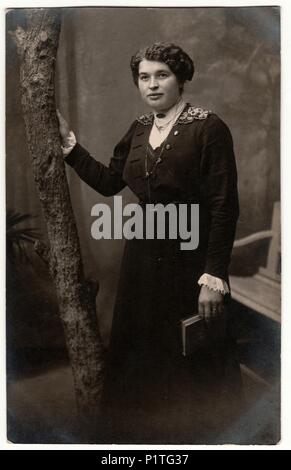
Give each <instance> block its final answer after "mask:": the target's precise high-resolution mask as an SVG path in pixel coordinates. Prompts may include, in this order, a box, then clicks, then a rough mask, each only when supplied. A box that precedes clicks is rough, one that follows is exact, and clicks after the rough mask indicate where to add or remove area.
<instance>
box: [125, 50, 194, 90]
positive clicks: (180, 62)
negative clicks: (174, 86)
mask: <svg viewBox="0 0 291 470" xmlns="http://www.w3.org/2000/svg"><path fill="white" fill-rule="evenodd" d="M143 59H146V60H156V61H158V62H164V63H165V64H167V66H168V67H169V69H170V70H171V71H172V72H173V73H174V74H175V75H176V77H177V80H178V82H179V84H180V86H181V90H183V85H184V83H185V82H186V81H187V80H188V81H190V80H192V77H193V75H194V70H195V69H194V63H193V60H192V59H191V58H190V57H189V56H188V54H186V52H185V51H183V49H182V48H181V47H179V46H177V45H176V44H173V43H170V42H156V43H154V44H152V45H151V46H148V47H145V48H143V49H140V50H139V51H138V52H136V54H135V55H133V56H132V58H131V61H130V68H131V72H132V77H133V81H134V83H135V85H136V86H138V74H139V64H140V63H141V61H142V60H143Z"/></svg>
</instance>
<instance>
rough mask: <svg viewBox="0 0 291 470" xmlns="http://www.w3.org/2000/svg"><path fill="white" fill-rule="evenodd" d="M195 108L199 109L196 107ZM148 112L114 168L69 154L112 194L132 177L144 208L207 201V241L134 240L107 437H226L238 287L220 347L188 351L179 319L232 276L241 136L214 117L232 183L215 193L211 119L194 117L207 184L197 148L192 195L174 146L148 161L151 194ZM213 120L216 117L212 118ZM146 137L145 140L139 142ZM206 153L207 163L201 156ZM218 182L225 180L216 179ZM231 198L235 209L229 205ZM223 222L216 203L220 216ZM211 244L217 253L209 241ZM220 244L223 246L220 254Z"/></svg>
mask: <svg viewBox="0 0 291 470" xmlns="http://www.w3.org/2000/svg"><path fill="white" fill-rule="evenodd" d="M187 109H189V107H188V108H187ZM187 109H186V111H187ZM192 109H193V108H190V111H191V110H192ZM189 115H190V116H191V113H188V114H187V116H189ZM199 116H201V114H200V115H199ZM147 119H148V118H147V117H144V120H142V121H141V122H135V123H134V125H133V126H131V129H130V130H129V132H128V133H127V135H126V136H125V137H124V138H123V140H122V141H121V142H120V143H119V144H118V146H117V147H116V148H115V152H114V157H113V158H112V160H111V164H110V166H109V173H108V169H105V167H104V166H103V165H101V164H100V163H99V162H96V161H95V160H93V159H92V157H90V156H89V155H88V153H87V152H86V151H85V150H84V149H83V148H82V147H81V146H78V147H77V148H76V149H75V150H74V151H73V154H72V155H71V156H69V158H67V161H68V163H69V164H71V165H72V166H73V167H74V168H75V170H76V171H77V172H78V173H79V175H80V176H81V177H82V178H83V179H84V180H85V181H87V182H88V183H89V184H90V185H91V186H93V187H95V188H96V189H98V190H99V191H101V192H103V193H107V194H108V191H109V190H108V187H109V186H111V188H112V189H111V192H112V193H113V194H115V193H116V192H117V190H119V189H121V188H122V187H123V186H124V185H125V184H126V183H127V184H128V185H129V186H130V187H131V189H132V190H133V191H134V192H135V193H136V194H137V195H138V196H139V198H140V200H141V207H143V208H144V207H145V205H144V203H147V202H162V203H163V204H167V203H169V202H175V203H177V202H183V203H187V204H189V203H192V202H195V203H199V204H200V206H201V207H202V209H201V210H200V240H201V242H200V244H199V247H198V249H196V250H192V251H191V250H189V251H181V250H180V240H179V239H177V240H171V239H165V240H159V239H153V240H146V239H142V240H138V239H133V240H128V241H127V242H126V247H125V252H124V256H123V261H122V267H121V273H120V283H119V288H118V293H117V298H116V305H115V310H114V316H113V324H112V332H111V341H110V347H109V352H108V358H107V367H106V377H105V383H104V389H103V396H102V422H103V426H104V427H103V433H104V435H103V441H104V442H108V443H110V442H115V443H177V444H179V443H189V444H195V443H204V444H207V443H218V442H221V440H220V439H223V438H222V436H223V433H224V430H225V429H226V428H227V427H229V426H230V425H231V420H233V419H234V413H235V411H236V408H237V406H236V405H237V404H238V403H239V402H240V375H239V368H238V362H237V359H236V349H235V341H234V339H233V335H232V331H231V309H230V308H229V302H230V299H229V296H226V299H225V304H226V306H225V311H226V315H225V332H226V334H225V336H224V338H223V340H217V339H216V340H213V341H212V344H211V346H208V347H207V348H202V349H200V350H198V351H197V352H196V353H195V354H194V355H193V356H191V357H184V356H183V355H182V344H181V327H180V320H181V319H182V318H185V317H187V316H188V315H191V314H193V313H196V312H197V302H198V295H199V290H200V287H199V286H198V283H197V281H198V279H199V277H200V276H201V274H203V272H208V273H209V274H213V275H216V276H218V277H222V278H224V279H226V280H227V265H228V262H229V257H230V250H231V246H232V242H233V236H234V229H235V223H236V219H237V192H236V172H235V163H234V157H233V151H232V142H231V139H230V138H229V131H228V129H227V128H226V126H225V125H224V124H222V121H221V120H219V118H217V117H215V118H214V124H213V119H212V126H214V130H212V131H211V123H210V126H209V128H210V131H209V136H207V139H208V140H209V141H210V140H211V136H212V134H215V135H217V134H218V135H219V132H220V133H221V135H222V137H220V136H219V138H218V140H219V142H218V144H216V145H215V144H214V147H215V148H214V151H212V150H211V152H212V155H213V154H214V155H216V152H218V153H219V154H220V155H222V158H221V160H222V162H221V161H220V160H219V162H217V161H216V162H215V165H216V171H218V173H219V177H220V178H221V180H220V184H219V186H217V187H218V188H221V186H222V187H223V191H222V193H221V194H219V191H221V189H218V190H217V192H215V191H214V189H213V186H214V184H213V185H212V186H211V183H208V186H206V185H205V181H206V177H207V178H209V179H210V177H211V176H212V177H213V175H211V171H210V169H209V165H210V164H211V165H213V167H214V162H209V161H207V158H209V159H210V157H208V156H207V155H206V153H207V151H208V152H209V153H211V152H210V151H209V150H207V151H206V150H204V154H205V155H202V154H203V151H202V150H201V148H202V145H203V139H206V137H205V130H204V134H203V132H202V130H203V128H202V124H205V122H207V120H206V118H205V119H196V120H195V119H193V120H192V121H191V123H190V125H191V126H193V124H194V126H195V125H196V128H194V134H193V127H191V131H192V139H194V140H193V142H194V141H195V142H196V141H198V143H197V149H199V152H200V155H199V162H200V172H199V178H201V173H203V172H205V173H206V177H205V178H204V179H203V185H201V183H200V180H199V181H198V182H197V187H196V189H195V184H193V181H194V182H195V174H194V171H195V168H196V167H195V165H194V170H193V169H192V166H193V162H194V163H195V158H194V159H193V155H191V159H192V161H191V162H190V165H191V167H190V176H191V181H192V184H191V195H190V196H189V192H188V193H187V194H186V195H185V187H186V188H188V187H189V181H188V180H187V181H186V183H185V181H182V179H181V176H180V180H179V171H180V174H181V164H182V167H183V166H184V168H183V170H184V171H183V177H184V178H189V168H187V163H186V162H183V160H182V162H181V161H180V162H179V163H178V164H179V165H180V167H179V171H175V167H174V168H173V167H171V158H173V161H174V165H177V162H176V160H175V153H174V154H173V157H171V155H170V153H168V154H167V156H166V157H167V160H166V157H165V159H164V160H165V162H164V167H162V165H161V166H160V167H158V166H157V165H156V162H155V161H154V160H155V157H154V156H152V157H150V156H149V155H148V157H147V158H149V160H148V164H149V165H150V167H151V168H152V169H153V170H154V171H153V174H152V175H151V177H150V181H149V182H150V185H151V194H150V196H149V194H148V180H147V178H145V177H144V173H143V170H144V158H145V150H146V149H145V142H146V143H147V141H148V135H149V132H150V128H151V126H150V125H149V126H147V124H145V123H147ZM208 120H209V121H210V120H211V119H210V117H208ZM187 123H188V125H187V126H185V125H184V127H183V122H182V121H181V122H180V127H176V130H178V133H177V132H176V134H174V130H173V131H172V133H170V136H169V137H168V139H167V142H168V143H169V145H170V147H169V148H168V150H171V149H172V148H173V147H175V140H174V135H175V136H176V137H178V136H179V134H183V132H186V134H187V133H188V129H189V130H190V126H189V121H188V122H187ZM178 124H179V122H178ZM199 126H200V127H199ZM206 129H207V127H206ZM199 132H200V134H199ZM141 138H142V139H143V140H142V141H139V140H138V139H141ZM199 139H200V140H199ZM176 142H178V140H176ZM195 142H194V144H195ZM201 142H202V143H201ZM222 143H224V146H223V148H222ZM205 147H206V146H205ZM193 148H194V157H195V151H196V152H198V150H195V145H194V147H193ZM217 149H218V150H217ZM179 152H181V150H180V149H179V148H177V152H176V155H178V156H179ZM156 153H157V154H158V155H160V153H161V149H160V148H158V149H156ZM186 153H187V152H186ZM203 157H204V159H205V162H202V159H203ZM206 157H207V158H206ZM212 159H213V157H212ZM226 159H227V164H226V163H225V162H226ZM203 164H204V165H205V169H204V168H203ZM141 170H142V174H141ZM222 170H223V171H222ZM224 174H225V177H224V178H223V175H224ZM93 175H94V178H95V179H93ZM118 175H119V180H118ZM120 176H122V179H121V178H120ZM163 178H164V179H163ZM226 180H227V182H226ZM137 181H138V184H137ZM109 183H110V185H109ZM209 184H210V185H209ZM215 184H216V185H217V183H216V180H215ZM193 188H194V192H193ZM197 188H199V190H198V191H197ZM201 188H202V189H201ZM203 191H206V192H207V195H206V199H205V197H204V196H203V195H201V194H202V193H203ZM109 192H110V191H109ZM214 192H215V194H214V196H215V198H216V199H217V198H219V196H220V206H222V203H221V200H223V204H224V207H223V210H220V213H219V214H218V216H217V220H219V227H217V228H216V231H217V235H216V239H214V238H213V237H212V239H211V230H210V225H211V224H210V222H209V220H211V217H210V216H209V209H208V207H209V205H210V203H209V198H210V197H214V196H212V193H214ZM222 195H223V196H222ZM149 197H151V201H149ZM226 206H227V211H225V210H224V208H225V207H226ZM223 215H224V217H225V219H226V220H225V221H224V220H223ZM215 222H216V219H215V215H214V211H213V212H212V225H215ZM214 231H215V228H213V232H214ZM219 242H220V244H219ZM211 243H212V245H213V247H212V252H210V250H209V245H210V244H211ZM221 245H222V246H221ZM212 253H214V254H215V253H218V255H216V256H214V255H213V254H212ZM222 258H224V260H222ZM207 263H208V264H207ZM207 266H208V269H207ZM209 334H211V333H209Z"/></svg>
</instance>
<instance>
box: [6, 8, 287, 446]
mask: <svg viewBox="0 0 291 470" xmlns="http://www.w3.org/2000/svg"><path fill="white" fill-rule="evenodd" d="M6 20H7V56H6V57H7V68H6V93H7V101H6V106H7V107H6V129H7V130H6V168H7V176H6V188H7V211H9V213H10V215H11V213H14V214H15V213H18V214H30V215H31V216H32V217H30V218H26V219H24V220H23V221H22V222H20V224H19V229H20V228H24V229H25V228H27V227H30V228H31V227H33V228H35V229H36V230H37V231H38V232H39V234H40V235H41V236H42V237H43V238H44V239H45V237H46V234H45V224H44V220H43V217H42V213H41V209H40V204H39V201H38V197H37V194H36V190H35V186H34V181H33V176H32V170H31V163H30V160H29V155H28V150H27V144H26V136H25V128H24V121H23V116H22V108H21V101H20V89H19V58H18V55H17V51H16V46H15V44H14V42H13V41H12V38H11V37H10V35H9V33H8V31H9V30H15V29H16V26H17V25H18V24H22V22H23V10H22V9H19V10H11V11H9V13H7V16H6ZM156 41H170V42H174V43H177V44H179V45H180V46H181V47H182V48H183V49H184V50H185V51H187V53H188V54H189V55H190V56H191V57H193V59H194V63H195V66H196V72H195V75H194V78H193V80H192V82H190V83H188V84H187V85H186V89H185V99H186V101H188V102H190V103H192V104H193V105H194V106H201V107H203V108H206V109H210V110H212V111H214V112H216V113H217V114H218V115H219V116H220V117H221V118H222V119H223V120H224V121H225V122H226V123H227V124H228V126H229V127H230V129H231V132H232V136H233V140H234V147H235V154H236V162H237V168H238V178H239V196H240V218H239V221H238V226H237V233H236V239H237V240H241V239H244V238H245V237H247V236H249V235H252V234H257V233H260V232H262V231H266V230H270V229H271V228H272V229H273V233H275V234H277V235H278V233H279V226H280V222H279V218H278V210H279V209H278V208H279V205H278V202H279V200H280V10H279V8H277V7H248V8H241V7H240V8H189V9H186V8H179V9H178V8H67V9H63V19H62V27H61V36H60V42H59V49H58V55H57V73H56V83H55V85H56V94H57V106H58V108H59V109H60V110H61V112H62V114H63V115H64V117H65V118H66V119H67V121H68V122H69V125H70V127H71V129H72V130H74V132H75V134H76V136H77V140H78V141H79V142H80V143H81V144H83V145H84V147H85V148H87V149H88V150H89V151H90V153H91V155H93V156H96V158H97V159H98V160H100V161H101V162H102V163H105V164H108V162H109V159H110V157H111V155H112V151H113V148H114V146H115V144H116V143H117V142H118V141H119V140H120V138H121V137H122V136H123V135H124V134H125V132H126V131H127V129H128V126H129V123H131V122H132V121H133V120H134V119H135V117H137V116H138V115H139V114H142V113H143V112H145V111H147V110H146V109H145V108H144V107H143V105H142V103H141V100H140V97H139V94H138V90H137V89H136V87H135V85H134V83H133V81H132V76H131V71H130V67H129V61H130V58H131V56H132V55H133V54H134V53H135V52H136V50H137V49H139V48H141V47H143V46H146V45H148V44H151V43H153V42H156ZM66 171H67V177H68V181H69V187H70V194H71V199H72V205H73V208H74V213H75V217H76V221H77V226H78V232H79V237H80V243H81V249H82V256H83V262H84V268H85V271H86V274H87V275H88V276H89V277H91V278H93V279H96V280H98V282H99V286H100V288H99V293H98V296H97V312H98V318H99V324H100V328H101V333H102V337H103V339H104V342H105V344H107V342H108V337H109V334H110V328H111V321H112V310H113V305H114V300H115V294H116V288H117V283H118V277H119V268H120V262H121V256H122V251H123V244H124V242H123V241H119V240H100V241H96V240H93V238H92V237H91V225H92V222H93V219H92V217H91V209H92V206H93V205H94V204H96V203H98V202H107V203H109V204H112V201H113V200H112V198H109V199H108V198H105V197H103V196H101V195H99V194H98V193H96V192H94V191H93V190H92V189H90V188H89V187H88V186H86V184H85V183H82V182H81V180H80V179H79V178H78V177H77V176H76V174H74V172H73V170H72V169H71V168H67V169H66ZM122 195H123V197H124V203H128V202H133V201H135V200H136V199H135V196H134V195H133V194H132V193H131V192H130V190H129V189H128V188H125V189H124V190H123V192H122ZM276 214H277V215H276ZM257 238H258V239H256V240H255V241H251V243H242V246H237V247H236V248H234V251H233V258H232V263H231V270H230V273H231V276H232V278H233V286H234V295H233V296H234V299H235V308H236V309H237V331H238V342H239V352H240V361H241V367H242V373H243V381H244V391H245V396H246V402H247V404H248V406H247V409H246V412H245V414H244V415H243V416H242V418H241V422H240V423H237V426H236V427H235V426H234V428H233V430H232V435H231V436H230V437H229V440H228V442H233V443H238V444H244V443H247V444H248V443H250V444H256V443H260V444H264V443H265V444H269V443H274V442H277V440H278V436H279V426H280V420H279V402H280V397H279V391H278V390H279V379H280V361H279V354H280V353H279V351H280V318H279V317H280V307H278V299H279V292H280V288H279V271H280V269H279V254H278V250H277V247H278V244H279V241H278V240H279V235H278V237H277V239H276V240H277V241H276V240H275V241H276V243H275V241H274V239H275V238H276V237H275V236H268V237H267V238H264V237H260V236H259V237H257ZM273 242H274V243H273ZM270 247H272V249H273V252H272V253H273V258H270V256H271V255H270V251H271V250H270ZM25 250H26V253H27V254H28V258H29V259H30V262H29V261H28V260H27V257H25V256H24V259H21V260H17V263H16V264H17V266H16V267H15V269H16V270H17V276H16V275H14V274H13V273H12V274H11V277H12V278H13V282H14V284H13V290H12V291H10V292H8V304H7V305H8V308H7V380H8V404H7V406H8V416H9V418H8V436H9V439H10V440H11V441H13V442H29V443H37V442H40V443H41V442H43V443H50V442H55V443H70V442H71V443H72V442H73V443H74V442H78V436H76V434H75V433H74V419H75V408H74V407H75V404H74V392H73V384H72V377H71V371H70V367H69V364H68V359H67V356H66V350H65V345H64V338H63V332H62V327H61V324H60V321H59V319H58V310H57V302H56V299H55V294H54V290H53V287H52V283H51V281H50V279H49V275H48V273H47V270H46V267H45V265H44V264H43V263H42V261H41V260H40V259H38V257H37V256H36V255H34V254H33V253H32V249H31V247H30V245H29V244H28V245H27V246H26V248H25ZM274 257H275V258H274ZM22 258H23V257H22ZM261 268H268V269H267V271H268V272H265V271H263V270H261ZM258 272H260V274H261V278H262V277H264V276H265V277H267V278H268V280H269V284H268V286H269V288H268V289H267V291H268V295H269V296H271V297H270V299H268V300H267V303H268V305H264V301H263V300H264V299H263V298H264V297H265V290H264V289H265V285H266V284H264V279H261V278H259V277H258V276H257V277H256V275H257V273H258ZM241 278H243V280H242V281H241ZM274 283H275V284H274ZM276 283H277V284H276ZM254 286H255V289H257V290H256V292H255V293H254V292H253V289H254ZM277 298H278V299H277ZM266 410H268V413H266Z"/></svg>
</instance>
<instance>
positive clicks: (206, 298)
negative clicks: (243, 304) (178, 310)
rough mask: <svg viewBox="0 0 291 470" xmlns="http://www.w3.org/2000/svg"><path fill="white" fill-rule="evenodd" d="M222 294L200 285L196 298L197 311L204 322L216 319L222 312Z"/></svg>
mask: <svg viewBox="0 0 291 470" xmlns="http://www.w3.org/2000/svg"><path fill="white" fill-rule="evenodd" d="M223 299H224V296H223V294H222V293H221V292H219V291H214V290H212V289H209V288H208V287H207V286H201V290H200V294H199V299H198V313H199V315H201V316H202V317H203V318H204V320H205V321H206V322H211V321H213V320H217V318H218V317H219V316H220V315H221V314H222V313H223V308H224V303H223Z"/></svg>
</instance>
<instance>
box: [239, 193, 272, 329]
mask: <svg viewBox="0 0 291 470" xmlns="http://www.w3.org/2000/svg"><path fill="white" fill-rule="evenodd" d="M266 238H270V244H269V249H268V257H267V263H266V266H265V267H261V268H259V271H258V272H257V273H256V274H255V275H254V276H249V277H239V276H230V287H231V293H232V297H233V299H235V300H236V301H237V302H240V303H241V304H243V305H245V306H246V307H248V308H250V309H252V310H254V311H256V312H258V313H259V314H261V315H265V316H266V317H268V318H270V319H272V320H274V321H276V322H278V323H280V321H281V277H280V257H281V244H280V240H281V231H280V202H275V204H274V209H273V217H272V226H271V229H270V230H264V231H262V232H258V233H254V234H252V235H249V236H247V237H245V238H242V239H240V240H236V241H235V243H234V248H235V249H236V248H239V247H241V246H246V245H248V244H250V243H253V242H256V241H258V240H263V239H266Z"/></svg>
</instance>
